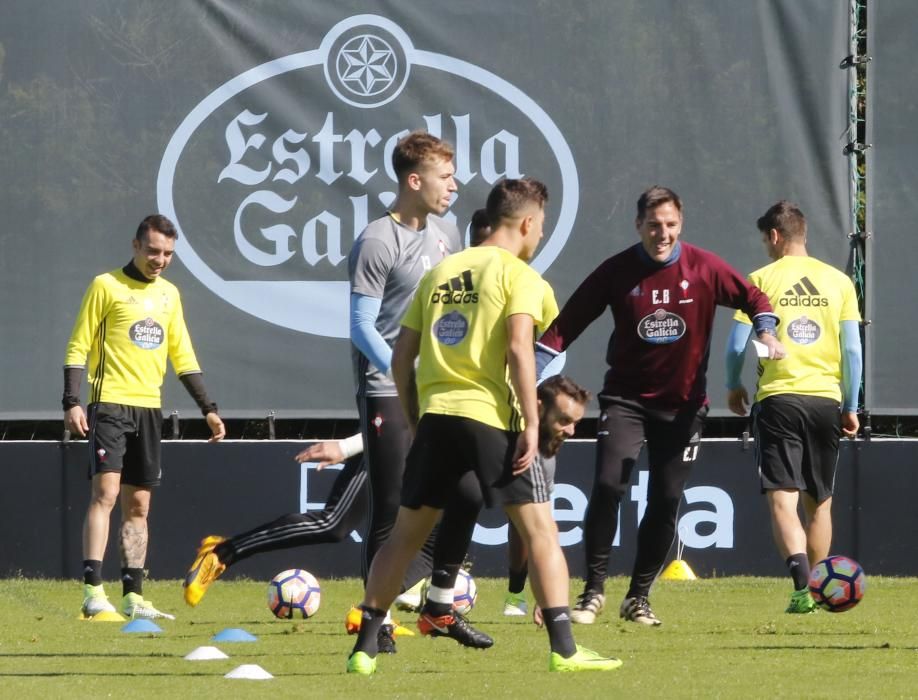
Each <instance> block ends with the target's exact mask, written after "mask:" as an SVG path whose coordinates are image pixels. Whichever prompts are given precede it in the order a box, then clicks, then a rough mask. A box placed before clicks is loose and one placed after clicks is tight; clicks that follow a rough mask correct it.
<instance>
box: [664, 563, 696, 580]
mask: <svg viewBox="0 0 918 700" xmlns="http://www.w3.org/2000/svg"><path fill="white" fill-rule="evenodd" d="M660 578H661V579H663V580H664V581H694V580H695V579H696V578H698V577H697V576H695V572H694V571H692V567H691V566H689V565H688V563H687V562H686V561H685V560H684V559H673V560H672V561H671V562H670V563H669V566H667V567H666V568H665V569H663V573H662V574H660Z"/></svg>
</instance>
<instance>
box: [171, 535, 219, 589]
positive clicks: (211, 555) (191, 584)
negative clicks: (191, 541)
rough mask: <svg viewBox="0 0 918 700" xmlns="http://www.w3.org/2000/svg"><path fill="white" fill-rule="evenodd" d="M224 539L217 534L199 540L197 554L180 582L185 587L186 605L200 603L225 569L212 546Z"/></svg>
mask: <svg viewBox="0 0 918 700" xmlns="http://www.w3.org/2000/svg"><path fill="white" fill-rule="evenodd" d="M224 541H226V538H225V537H220V536H219V535H208V536H207V537H205V538H204V539H203V540H201V546H200V547H199V548H198V554H197V556H196V557H195V560H194V563H193V564H192V565H191V568H190V569H188V573H187V574H186V575H185V581H184V583H182V587H183V588H184V589H185V591H184V592H185V602H186V603H188V605H190V606H192V607H194V606H195V605H197V604H198V603H200V602H201V598H203V597H204V594H205V593H207V588H208V587H209V586H210V584H212V583H213V582H214V581H216V580H217V579H218V578H219V577H220V574H222V573H223V572H224V571H226V564H224V563H222V562H221V561H220V557H218V556H217V555H216V553H215V552H214V547H216V546H217V545H218V544H220V543H221V542H224Z"/></svg>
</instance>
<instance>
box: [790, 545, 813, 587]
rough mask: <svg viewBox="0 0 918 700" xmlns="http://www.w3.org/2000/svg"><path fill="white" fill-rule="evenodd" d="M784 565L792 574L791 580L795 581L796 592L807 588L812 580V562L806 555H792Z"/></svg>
mask: <svg viewBox="0 0 918 700" xmlns="http://www.w3.org/2000/svg"><path fill="white" fill-rule="evenodd" d="M784 563H785V564H786V565H787V570H788V571H789V572H790V575H791V578H792V579H794V590H795V591H799V590H800V589H801V588H806V587H807V584H808V582H809V580H810V562H809V560H808V559H807V558H806V554H804V553H802V552H801V553H800V554H791V555H790V556H789V557H788V558H787V559H786V560H785V561H784Z"/></svg>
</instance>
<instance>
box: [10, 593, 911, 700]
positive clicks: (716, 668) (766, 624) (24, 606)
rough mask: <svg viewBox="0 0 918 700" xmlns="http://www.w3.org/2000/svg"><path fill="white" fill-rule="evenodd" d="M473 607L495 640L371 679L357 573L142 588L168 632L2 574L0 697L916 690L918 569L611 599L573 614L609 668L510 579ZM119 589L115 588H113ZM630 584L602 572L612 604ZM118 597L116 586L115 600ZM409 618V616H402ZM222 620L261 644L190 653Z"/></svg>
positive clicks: (833, 694)
mask: <svg viewBox="0 0 918 700" xmlns="http://www.w3.org/2000/svg"><path fill="white" fill-rule="evenodd" d="M478 585H479V592H480V593H479V603H478V606H477V607H476V608H475V610H474V611H473V613H472V616H471V619H472V620H473V622H474V623H475V624H476V625H478V626H480V627H481V628H482V629H484V630H485V631H487V632H489V633H490V634H491V635H492V636H493V637H494V638H495V646H494V647H493V648H492V649H490V650H487V651H471V650H466V649H462V648H459V647H458V646H457V645H456V644H455V643H453V642H452V641H450V640H445V639H437V640H431V639H424V638H419V637H415V638H400V641H399V651H398V654H396V655H395V656H386V657H381V658H380V662H379V670H378V672H377V674H376V676H374V677H372V678H364V677H356V678H355V677H350V676H346V675H345V673H344V664H345V659H346V656H347V654H348V653H349V651H350V649H351V646H352V643H353V638H351V637H348V636H347V635H346V634H345V633H344V625H343V618H344V614H345V612H346V611H347V609H348V607H349V606H350V605H351V604H352V603H354V602H356V601H358V599H359V598H360V585H359V582H358V581H356V580H344V581H324V582H323V600H322V608H321V610H320V611H319V613H318V614H317V616H316V617H315V618H313V619H311V620H308V621H300V622H286V621H279V620H274V619H273V618H272V617H271V616H270V613H269V612H268V611H267V608H266V607H265V604H264V592H265V585H264V584H263V583H261V582H251V581H236V582H227V581H220V582H218V583H217V584H215V585H214V587H213V588H212V589H211V591H210V592H209V593H208V594H207V597H206V598H205V599H204V601H203V602H202V603H201V605H199V606H198V607H197V608H195V609H189V608H186V607H185V605H184V603H182V602H181V587H180V584H179V583H178V582H176V581H151V582H148V583H147V585H146V588H145V596H146V597H147V598H149V599H151V600H153V601H154V603H156V604H157V605H158V606H159V607H161V608H162V609H165V610H169V611H172V612H175V613H176V614H177V616H178V618H179V619H178V620H176V621H175V622H168V621H164V622H162V624H161V627H162V628H163V632H162V634H158V635H146V634H141V635H137V634H126V633H123V632H121V631H120V628H121V625H120V624H118V623H103V622H83V621H79V620H77V619H76V617H77V613H78V608H79V604H80V596H81V591H80V587H79V586H78V585H77V583H76V582H73V581H47V580H28V579H7V580H0V696H2V697H4V698H7V697H9V698H45V699H48V700H50V699H52V698H59V697H67V698H77V697H79V698H90V697H92V698H97V697H115V698H145V697H157V698H164V697H170V696H171V697H175V698H179V697H180V698H189V699H193V700H197V699H198V698H225V697H232V698H233V700H239V699H242V698H250V697H253V698H254V697H262V698H263V697H271V698H294V697H296V698H303V697H315V698H331V697H341V696H344V695H348V696H350V697H374V698H389V697H423V696H434V697H462V698H482V697H488V698H500V697H520V698H541V697H545V698H582V697H603V698H609V697H631V698H663V697H665V698H716V697H721V698H747V697H755V698H758V697H764V698H785V697H786V698H801V697H806V698H807V699H808V700H809V699H811V698H833V699H838V698H868V697H877V698H894V697H914V696H916V695H918V612H916V605H915V601H916V598H918V580H916V579H905V578H880V577H873V578H871V579H870V581H869V590H868V592H867V596H866V597H865V599H864V601H863V602H862V603H861V604H860V605H859V606H858V607H857V608H855V609H854V610H851V611H849V612H846V613H842V614H836V615H832V614H829V613H825V612H820V613H818V614H814V615H801V616H792V615H785V614H784V613H783V610H784V606H785V605H786V603H787V598H788V593H789V586H788V581H787V580H786V579H765V578H722V579H710V580H703V581H693V582H666V581H663V582H659V583H658V584H657V585H656V587H655V589H654V592H653V596H652V601H653V605H654V611H655V612H656V613H657V615H658V616H659V617H660V618H661V619H662V620H663V621H664V625H663V626H662V627H661V628H657V629H648V628H644V627H640V626H638V625H635V624H626V623H623V622H621V621H619V620H618V619H617V614H613V613H614V610H611V609H610V610H609V611H607V612H606V613H605V614H603V615H602V616H601V617H600V618H599V620H598V621H597V623H596V624H594V625H590V626H576V627H575V630H574V631H575V634H576V636H577V640H578V642H580V643H581V644H583V645H585V646H588V647H590V648H593V649H595V650H597V651H600V652H604V653H608V654H612V655H615V656H618V657H620V658H621V659H623V660H624V662H625V665H624V666H623V667H622V668H621V669H619V670H618V671H614V672H611V673H594V674H575V675H560V674H549V673H548V672H547V661H548V659H547V656H548V644H547V638H546V635H545V632H544V631H539V630H537V629H536V628H535V627H534V626H533V625H532V624H531V623H530V622H528V620H524V619H521V618H504V617H503V616H502V615H501V614H500V613H501V610H502V599H503V591H504V582H503V581H501V580H496V579H487V580H484V579H483V580H479V581H478ZM107 588H108V590H109V592H110V593H111V594H115V593H120V591H119V590H118V588H119V586H118V585H116V584H108V585H107ZM624 588H625V582H624V581H623V580H622V579H613V580H610V581H609V582H608V585H607V588H606V590H607V592H608V593H609V594H610V595H609V598H610V603H611V604H610V607H612V608H617V603H618V601H619V599H620V597H621V595H622V593H623V591H624ZM112 597H113V599H114V597H115V596H114V595H113V596H112ZM405 622H408V623H410V622H411V621H410V620H405ZM226 627H242V628H244V629H246V630H248V631H249V632H251V633H253V634H255V635H257V637H258V641H257V642H254V643H235V644H233V643H223V644H219V645H218V646H219V647H220V648H221V649H222V650H223V651H224V652H226V653H227V654H229V655H230V658H229V659H226V660H221V661H200V662H190V661H185V660H183V658H182V657H183V656H184V655H185V654H187V653H188V652H190V651H191V650H193V649H194V648H196V647H198V646H203V645H212V644H214V642H212V641H211V640H210V638H211V636H212V635H213V634H215V633H216V632H218V631H220V630H222V629H224V628H226ZM240 664H258V665H260V666H261V667H263V668H264V669H266V670H267V671H269V672H270V673H271V674H273V675H274V677H275V678H274V680H270V681H244V680H228V679H224V678H223V675H224V674H225V673H227V672H228V671H230V670H232V669H233V668H235V667H236V666H238V665H240Z"/></svg>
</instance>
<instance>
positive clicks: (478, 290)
mask: <svg viewBox="0 0 918 700" xmlns="http://www.w3.org/2000/svg"><path fill="white" fill-rule="evenodd" d="M514 314H527V315H529V316H531V317H532V319H533V323H534V327H535V331H536V333H535V334H536V335H538V334H539V333H542V332H544V331H545V330H546V329H547V328H548V326H549V325H550V324H551V322H552V321H553V320H554V318H555V316H557V315H558V304H557V302H556V301H555V297H554V292H553V291H552V289H551V287H550V286H549V285H548V283H547V282H545V280H543V279H542V277H541V276H540V275H539V273H538V272H536V271H535V270H533V269H532V268H531V267H529V265H527V264H526V263H524V262H523V261H522V260H520V259H519V258H517V257H516V256H514V255H513V254H511V253H510V252H508V251H506V250H504V249H503V248H499V247H497V246H478V247H476V248H468V249H466V250H464V251H462V252H460V253H456V254H455V255H451V256H449V257H448V258H446V259H445V260H443V261H442V262H441V263H440V264H438V265H437V266H436V267H434V268H433V269H432V270H430V271H429V272H428V273H427V274H426V275H425V276H424V277H423V279H422V280H421V283H420V285H419V286H418V290H417V292H416V293H415V296H414V299H413V300H412V302H411V305H410V306H409V307H408V311H407V313H406V314H405V317H404V318H403V319H402V325H403V326H405V327H407V328H411V329H412V330H415V331H418V332H419V333H420V334H421V348H420V356H419V360H418V369H417V385H418V397H419V403H420V410H421V415H423V414H425V413H438V414H444V415H452V416H462V417H465V418H471V419H473V420H477V421H480V422H482V423H485V424H487V425H490V426H493V427H495V428H499V429H501V430H514V431H519V430H522V428H523V425H522V417H521V416H520V413H519V408H518V405H517V403H516V397H515V396H514V393H513V389H512V387H511V386H510V385H509V384H508V375H507V325H506V323H507V318H508V317H509V316H512V315H514Z"/></svg>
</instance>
